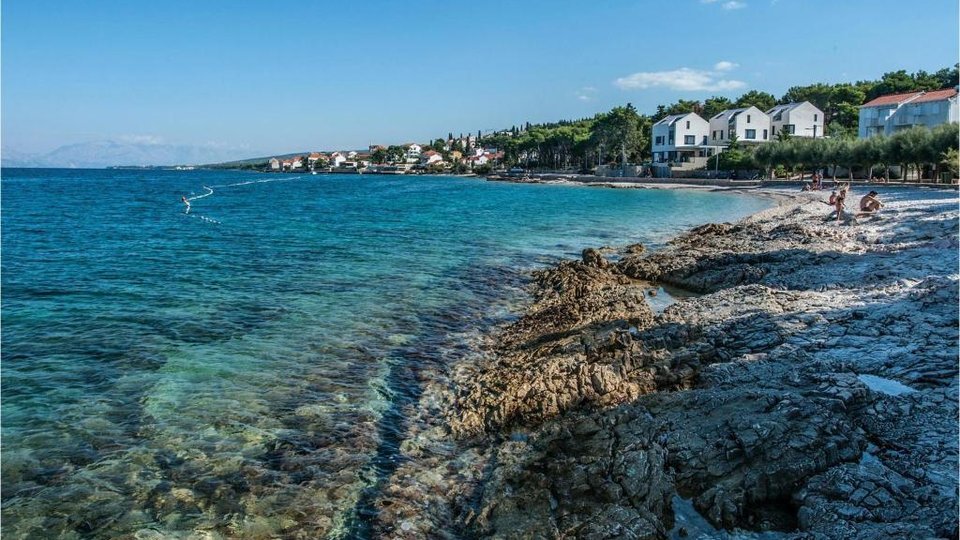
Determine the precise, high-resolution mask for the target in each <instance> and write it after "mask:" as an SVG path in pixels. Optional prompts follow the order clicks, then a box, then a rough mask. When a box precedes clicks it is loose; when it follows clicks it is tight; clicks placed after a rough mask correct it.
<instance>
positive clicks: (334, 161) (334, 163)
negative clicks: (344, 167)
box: [330, 152, 347, 167]
mask: <svg viewBox="0 0 960 540" xmlns="http://www.w3.org/2000/svg"><path fill="white" fill-rule="evenodd" d="M344 161H347V156H344V155H343V154H341V153H340V152H333V153H332V154H330V166H331V167H339V166H340V164H342V163H343V162H344Z"/></svg>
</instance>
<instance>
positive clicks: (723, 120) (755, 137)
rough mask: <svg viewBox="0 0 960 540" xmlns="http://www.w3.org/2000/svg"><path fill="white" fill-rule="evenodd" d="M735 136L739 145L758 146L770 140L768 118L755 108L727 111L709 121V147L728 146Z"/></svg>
mask: <svg viewBox="0 0 960 540" xmlns="http://www.w3.org/2000/svg"><path fill="white" fill-rule="evenodd" d="M733 135H736V136H737V140H738V141H739V142H741V143H753V144H760V143H764V142H768V141H769V140H770V117H769V116H767V114H766V113H765V112H763V111H761V110H760V109H758V108H756V107H753V106H751V107H746V108H741V109H727V110H725V111H723V112H721V113H720V114H718V115H716V116H714V117H713V118H711V119H710V145H713V146H729V145H730V137H731V136H733Z"/></svg>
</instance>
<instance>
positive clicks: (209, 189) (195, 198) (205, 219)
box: [184, 176, 303, 225]
mask: <svg viewBox="0 0 960 540" xmlns="http://www.w3.org/2000/svg"><path fill="white" fill-rule="evenodd" d="M301 178H303V177H302V176H294V177H292V178H267V179H264V180H248V181H246V182H235V183H233V184H219V185H216V186H203V189H205V190H207V192H206V193H204V194H202V195H194V196H193V197H187V201H198V200H200V199H203V198H206V197H209V196H211V195H213V193H214V190H213V188H217V189H223V188H232V187H240V186H249V185H251V184H267V183H270V182H289V181H291V180H299V179H301ZM190 209H191V207H190V206H189V205H187V209H186V211H185V212H184V214H186V215H187V216H189V217H194V218H197V219H199V220H200V221H203V222H206V223H212V224H215V225H221V224H222V222H221V221H218V220H216V219H213V218H209V217H206V216H203V215H200V214H191V213H190Z"/></svg>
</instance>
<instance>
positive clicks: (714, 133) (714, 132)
mask: <svg viewBox="0 0 960 540" xmlns="http://www.w3.org/2000/svg"><path fill="white" fill-rule="evenodd" d="M713 138H714V139H716V138H717V130H713Z"/></svg>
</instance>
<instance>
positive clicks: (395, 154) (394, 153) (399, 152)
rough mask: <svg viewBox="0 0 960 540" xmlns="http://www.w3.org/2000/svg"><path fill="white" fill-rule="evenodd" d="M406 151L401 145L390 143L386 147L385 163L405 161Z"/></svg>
mask: <svg viewBox="0 0 960 540" xmlns="http://www.w3.org/2000/svg"><path fill="white" fill-rule="evenodd" d="M406 155H407V151H406V149H405V148H404V147H402V146H397V145H395V144H392V145H390V146H388V147H387V156H386V160H387V163H399V162H403V161H406Z"/></svg>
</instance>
